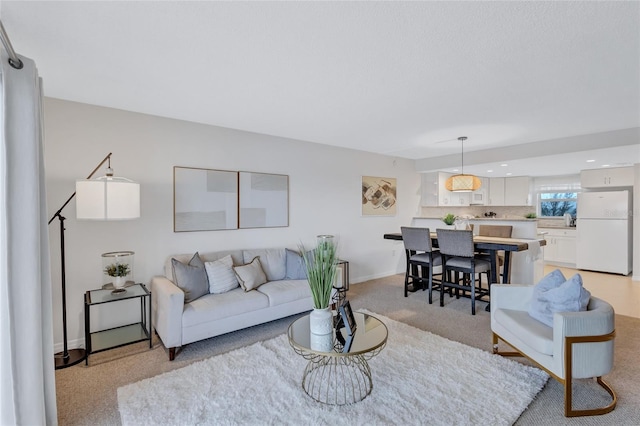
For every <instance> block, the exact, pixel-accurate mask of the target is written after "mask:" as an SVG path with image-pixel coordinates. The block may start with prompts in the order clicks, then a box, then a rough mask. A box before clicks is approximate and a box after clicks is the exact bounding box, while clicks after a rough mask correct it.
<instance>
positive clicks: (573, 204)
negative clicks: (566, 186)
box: [539, 192, 578, 217]
mask: <svg viewBox="0 0 640 426" xmlns="http://www.w3.org/2000/svg"><path fill="white" fill-rule="evenodd" d="M539 204H540V216H546V217H558V216H560V217H561V216H564V214H565V213H569V214H570V215H572V216H575V215H576V213H577V211H578V193H577V192H541V193H540V203H539Z"/></svg>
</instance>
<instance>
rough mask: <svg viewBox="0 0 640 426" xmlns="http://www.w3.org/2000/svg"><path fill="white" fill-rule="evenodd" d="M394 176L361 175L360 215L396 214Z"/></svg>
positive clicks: (395, 184) (395, 182) (395, 183)
mask: <svg viewBox="0 0 640 426" xmlns="http://www.w3.org/2000/svg"><path fill="white" fill-rule="evenodd" d="M396 192H397V181H396V178H386V177H376V176H362V215H363V216H395V215H396Z"/></svg>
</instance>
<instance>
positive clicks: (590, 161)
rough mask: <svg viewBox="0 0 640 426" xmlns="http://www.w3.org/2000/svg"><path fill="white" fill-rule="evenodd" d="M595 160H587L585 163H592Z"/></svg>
mask: <svg viewBox="0 0 640 426" xmlns="http://www.w3.org/2000/svg"><path fill="white" fill-rule="evenodd" d="M595 161H596V160H587V163H594V162H595Z"/></svg>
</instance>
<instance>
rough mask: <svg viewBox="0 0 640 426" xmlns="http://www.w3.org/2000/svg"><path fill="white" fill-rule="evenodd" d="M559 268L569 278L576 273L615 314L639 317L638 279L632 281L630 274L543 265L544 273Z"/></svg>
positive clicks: (639, 285) (639, 288)
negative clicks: (607, 303) (610, 306)
mask: <svg viewBox="0 0 640 426" xmlns="http://www.w3.org/2000/svg"><path fill="white" fill-rule="evenodd" d="M554 269H560V270H561V271H562V273H563V274H564V276H565V277H567V278H569V277H571V276H573V275H574V274H576V273H578V274H580V276H581V277H582V283H583V285H584V287H585V288H586V289H587V290H589V291H590V292H591V295H593V296H595V297H598V298H600V299H603V300H606V301H607V302H609V303H610V304H611V305H612V306H613V309H614V310H615V311H616V314H620V315H626V316H629V317H634V318H640V281H632V280H631V276H627V277H625V276H622V275H616V274H603V273H599V272H590V271H581V270H577V269H571V268H564V267H558V266H554V265H545V267H544V271H545V274H547V273H549V272H551V271H553V270H554Z"/></svg>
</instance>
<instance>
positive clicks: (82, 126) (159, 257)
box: [45, 98, 420, 350]
mask: <svg viewBox="0 0 640 426" xmlns="http://www.w3.org/2000/svg"><path fill="white" fill-rule="evenodd" d="M283 120H286V117H283ZM318 125H322V123H318ZM109 152H113V156H112V161H111V166H112V168H113V169H114V171H115V175H116V176H124V177H127V178H129V179H132V180H135V181H137V182H139V183H140V185H141V215H142V217H141V218H140V219H137V220H133V221H122V222H89V221H76V219H75V200H74V201H72V202H71V203H70V204H69V205H68V206H67V207H66V208H65V210H64V211H63V215H64V216H65V217H66V218H67V220H66V232H65V243H66V265H67V322H68V333H69V345H70V347H76V346H78V345H81V344H83V341H84V323H83V296H84V293H85V291H87V290H91V289H96V288H99V287H100V286H101V285H102V283H103V276H102V274H101V268H102V263H101V257H100V255H101V254H102V253H104V252H109V251H116V250H132V251H134V252H135V253H136V254H135V264H134V267H135V269H134V274H135V278H136V280H137V281H139V282H144V283H148V282H149V281H150V279H151V277H152V276H153V275H157V274H161V273H162V266H163V263H164V261H165V259H166V258H167V256H169V255H171V254H176V253H192V252H195V251H201V252H206V251H216V250H223V249H237V248H252V247H291V248H296V247H297V245H298V243H299V242H300V241H303V242H306V243H308V244H312V243H313V242H314V241H315V235H318V234H326V233H329V234H335V235H337V236H339V239H340V256H341V257H342V258H344V259H346V260H349V262H350V271H351V281H352V282H358V281H364V280H367V279H371V278H375V277H381V276H386V275H390V274H394V273H396V272H397V271H398V270H399V265H400V263H401V262H402V261H403V260H402V256H403V255H402V251H401V250H398V247H396V245H394V244H393V243H392V242H390V241H386V240H383V238H382V235H383V234H384V233H387V232H399V230H400V226H402V225H408V224H410V223H411V219H412V217H413V216H415V215H416V214H418V213H419V202H420V196H419V194H420V176H419V175H418V173H416V172H415V167H414V163H413V161H410V160H405V159H399V158H393V157H388V156H383V155H376V154H370V153H365V152H360V151H354V150H348V149H342V148H336V147H331V146H327V145H320V144H313V143H307V142H300V141H293V140H288V139H284V138H279V137H273V136H267V135H261V134H255V133H249V132H243V131H237V130H231V129H225V128H219V127H213V126H207V125H201V124H196V123H191V122H185V121H179V120H173V119H166V118H161V117H155V116H149V115H144V114H137V113H131V112H127V111H121V110H115V109H110V108H102V107H98V106H92V105H86V104H80V103H74V102H68V101H63V100H58V99H51V98H47V99H45V167H46V178H47V191H48V196H47V201H48V207H49V208H48V211H49V215H48V216H49V217H51V216H53V214H54V213H55V211H56V210H57V209H58V208H59V207H60V206H61V205H62V203H63V202H64V201H65V200H66V199H67V198H68V197H69V195H71V193H73V191H74V190H75V181H76V179H83V178H86V177H87V175H88V174H89V173H90V172H91V170H93V168H94V167H95V166H96V165H97V164H98V163H99V162H100V161H101V160H102V159H103V158H104V157H105V155H106V154H108V153H109ZM174 166H188V167H202V168H209V169H221V170H240V171H254V172H266V173H280V174H287V175H289V185H290V188H289V190H290V210H289V219H290V220H289V227H286V228H268V229H245V230H233V231H210V232H187V233H174V232H173V167H174ZM103 174H104V168H103V169H102V170H101V171H100V173H99V174H97V175H96V176H101V175H103ZM362 175H370V176H385V177H395V178H397V180H398V196H397V199H398V214H397V215H396V216H395V217H362V216H361V215H360V199H361V176H362ZM49 228H50V232H49V235H50V248H51V249H50V252H51V265H52V279H53V283H52V285H53V293H54V301H53V304H54V318H53V320H54V321H53V324H54V333H55V334H54V335H55V342H56V348H57V350H60V345H61V342H62V319H61V318H62V313H61V296H60V293H61V292H60V285H61V283H60V238H59V232H60V231H59V226H58V223H57V220H56V221H54V222H53V223H51V225H49ZM112 306H113V308H111V309H115V312H114V311H105V312H106V313H104V314H100V315H98V316H99V321H102V322H104V323H105V324H107V325H108V324H109V323H112V322H114V321H115V320H114V318H120V317H122V316H127V315H129V311H133V312H135V306H133V308H132V307H131V306H126V305H124V304H122V306H119V304H112ZM92 317H94V316H93V315H92ZM92 327H93V324H92Z"/></svg>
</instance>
